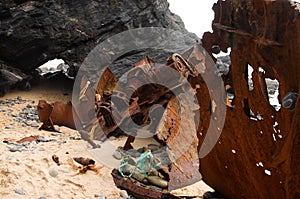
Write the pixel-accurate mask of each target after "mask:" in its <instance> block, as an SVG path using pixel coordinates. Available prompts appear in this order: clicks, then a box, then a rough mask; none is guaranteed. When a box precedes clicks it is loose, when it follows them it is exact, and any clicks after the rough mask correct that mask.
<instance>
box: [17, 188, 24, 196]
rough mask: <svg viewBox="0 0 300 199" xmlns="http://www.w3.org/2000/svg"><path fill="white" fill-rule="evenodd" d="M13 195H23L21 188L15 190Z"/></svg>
mask: <svg viewBox="0 0 300 199" xmlns="http://www.w3.org/2000/svg"><path fill="white" fill-rule="evenodd" d="M15 193H17V194H19V195H25V191H24V189H23V188H17V189H15Z"/></svg>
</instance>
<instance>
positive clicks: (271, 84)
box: [265, 78, 281, 111]
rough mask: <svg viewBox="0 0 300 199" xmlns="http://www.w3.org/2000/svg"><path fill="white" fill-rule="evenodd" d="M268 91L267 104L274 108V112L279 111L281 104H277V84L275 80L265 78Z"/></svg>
mask: <svg viewBox="0 0 300 199" xmlns="http://www.w3.org/2000/svg"><path fill="white" fill-rule="evenodd" d="M265 82H266V85H267V90H268V97H269V103H270V105H271V106H273V107H274V108H275V110H276V111H279V110H280V107H281V104H280V103H279V100H278V96H279V82H278V80H277V79H271V78H265Z"/></svg>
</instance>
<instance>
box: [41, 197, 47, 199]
mask: <svg viewBox="0 0 300 199" xmlns="http://www.w3.org/2000/svg"><path fill="white" fill-rule="evenodd" d="M39 199H47V198H46V197H45V196H42V197H39Z"/></svg>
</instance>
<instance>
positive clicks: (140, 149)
mask: <svg viewBox="0 0 300 199" xmlns="http://www.w3.org/2000/svg"><path fill="white" fill-rule="evenodd" d="M137 151H138V152H139V153H144V152H145V151H146V148H145V147H142V148H139V149H138V150H137Z"/></svg>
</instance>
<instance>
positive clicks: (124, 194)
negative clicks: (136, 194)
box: [120, 190, 129, 198]
mask: <svg viewBox="0 0 300 199" xmlns="http://www.w3.org/2000/svg"><path fill="white" fill-rule="evenodd" d="M120 197H122V198H129V196H128V193H127V191H126V190H122V191H121V192H120Z"/></svg>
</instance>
